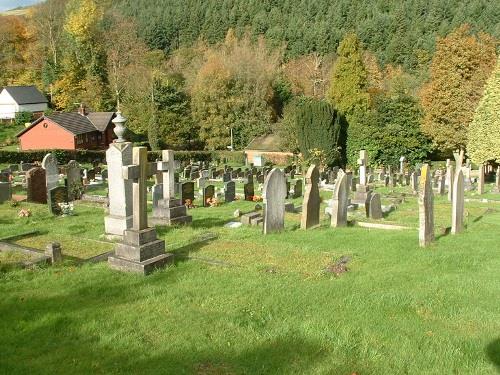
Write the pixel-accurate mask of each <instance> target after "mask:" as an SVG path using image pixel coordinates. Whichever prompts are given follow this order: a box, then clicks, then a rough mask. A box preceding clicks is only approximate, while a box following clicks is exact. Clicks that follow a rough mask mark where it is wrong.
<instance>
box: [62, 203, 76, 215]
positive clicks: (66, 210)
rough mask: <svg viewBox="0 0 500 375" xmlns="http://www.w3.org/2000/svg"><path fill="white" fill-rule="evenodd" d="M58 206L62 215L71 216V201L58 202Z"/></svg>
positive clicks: (72, 207) (72, 208) (72, 209)
mask: <svg viewBox="0 0 500 375" xmlns="http://www.w3.org/2000/svg"><path fill="white" fill-rule="evenodd" d="M58 205H59V208H60V209H61V213H62V216H71V215H73V211H74V206H73V203H71V202H70V203H58Z"/></svg>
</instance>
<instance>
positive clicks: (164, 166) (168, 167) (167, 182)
mask: <svg viewBox="0 0 500 375" xmlns="http://www.w3.org/2000/svg"><path fill="white" fill-rule="evenodd" d="M161 156H162V159H163V160H162V161H159V162H157V163H158V164H157V167H156V168H157V170H158V171H159V172H161V174H162V177H163V178H162V180H163V199H173V198H175V176H174V173H175V163H174V152H173V151H172V150H163V151H162V152H161Z"/></svg>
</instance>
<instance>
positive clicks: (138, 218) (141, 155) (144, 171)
mask: <svg viewBox="0 0 500 375" xmlns="http://www.w3.org/2000/svg"><path fill="white" fill-rule="evenodd" d="M122 173H123V179H124V180H132V182H133V184H132V194H133V198H132V202H133V203H132V207H133V208H132V210H133V215H134V218H133V226H132V228H133V229H134V230H137V231H140V230H143V229H146V228H147V227H148V212H147V185H146V182H147V180H148V177H150V176H153V175H154V174H155V173H156V164H154V163H148V149H147V148H146V147H134V148H133V151H132V165H128V166H124V167H123V168H122Z"/></svg>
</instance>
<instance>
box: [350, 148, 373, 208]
mask: <svg viewBox="0 0 500 375" xmlns="http://www.w3.org/2000/svg"><path fill="white" fill-rule="evenodd" d="M358 165H359V183H358V184H356V188H355V193H354V198H353V202H354V203H358V204H365V202H366V200H367V199H368V195H369V193H370V190H371V189H370V186H369V185H368V181H367V174H366V167H367V165H368V153H367V152H366V150H361V151H360V152H359V159H358Z"/></svg>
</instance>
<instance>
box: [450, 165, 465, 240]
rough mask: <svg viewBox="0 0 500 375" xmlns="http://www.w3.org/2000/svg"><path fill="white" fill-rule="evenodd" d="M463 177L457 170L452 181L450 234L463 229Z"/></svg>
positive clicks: (460, 171)
mask: <svg viewBox="0 0 500 375" xmlns="http://www.w3.org/2000/svg"><path fill="white" fill-rule="evenodd" d="M464 202H465V200H464V175H463V172H462V170H459V171H458V173H457V174H456V176H455V180H454V181H453V199H452V201H451V233H452V234H457V233H460V232H462V231H463V229H464V205H465V203H464Z"/></svg>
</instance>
